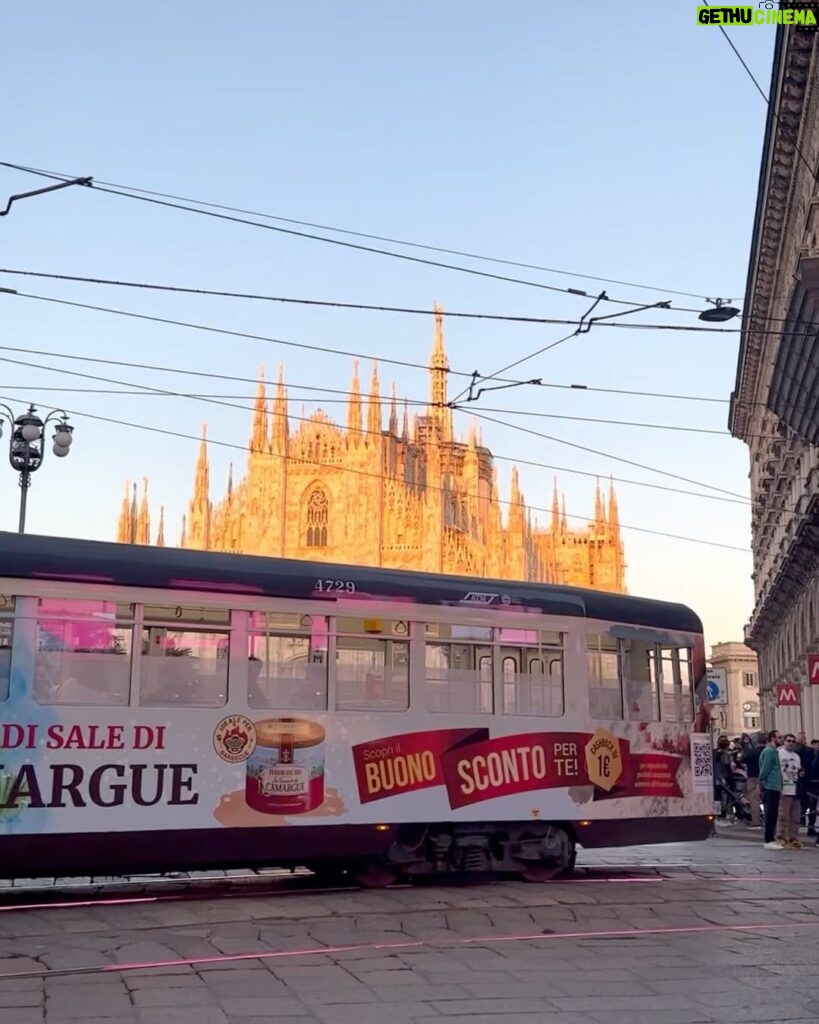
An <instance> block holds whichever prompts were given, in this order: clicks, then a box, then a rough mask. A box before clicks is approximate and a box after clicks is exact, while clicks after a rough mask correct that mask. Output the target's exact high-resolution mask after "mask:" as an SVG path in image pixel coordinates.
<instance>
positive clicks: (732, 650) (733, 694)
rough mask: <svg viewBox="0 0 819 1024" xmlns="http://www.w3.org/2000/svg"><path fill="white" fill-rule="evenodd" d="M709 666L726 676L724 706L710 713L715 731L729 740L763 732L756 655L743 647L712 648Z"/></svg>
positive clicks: (727, 644)
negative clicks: (722, 733) (729, 738)
mask: <svg viewBox="0 0 819 1024" xmlns="http://www.w3.org/2000/svg"><path fill="white" fill-rule="evenodd" d="M708 664H709V665H710V667H711V668H715V669H722V671H723V672H724V673H725V684H726V685H725V689H726V693H727V697H728V701H727V703H726V704H715V705H714V706H713V707H712V709H711V721H712V723H713V725H714V729H715V730H718V731H719V732H724V733H726V734H727V735H728V736H730V737H731V738H732V739H733V738H735V737H736V736H741V735H742V734H743V733H744V732H747V733H753V732H758V731H759V730H760V729H762V728H763V724H762V713H761V707H760V700H759V674H758V666H757V656H756V653H755V652H754V651H752V650H751V648H750V647H748V646H746V645H745V644H743V643H722V644H714V645H713V647H712V648H711V657H710V659H709V661H708Z"/></svg>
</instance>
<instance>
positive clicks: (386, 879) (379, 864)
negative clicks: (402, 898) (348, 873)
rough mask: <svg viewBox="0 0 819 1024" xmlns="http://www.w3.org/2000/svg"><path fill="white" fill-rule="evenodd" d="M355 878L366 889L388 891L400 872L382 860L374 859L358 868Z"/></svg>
mask: <svg viewBox="0 0 819 1024" xmlns="http://www.w3.org/2000/svg"><path fill="white" fill-rule="evenodd" d="M354 877H355V880H356V881H357V882H358V884H359V885H361V886H363V887H364V888H365V889H386V887H387V886H388V885H392V884H393V883H394V882H395V880H396V879H397V878H398V872H397V871H395V870H394V869H393V868H391V867H390V866H389V865H387V864H385V863H384V862H383V861H382V860H379V859H378V858H376V857H373V858H371V859H369V860H366V861H364V863H363V864H360V865H359V866H358V867H357V868H356V870H355V873H354Z"/></svg>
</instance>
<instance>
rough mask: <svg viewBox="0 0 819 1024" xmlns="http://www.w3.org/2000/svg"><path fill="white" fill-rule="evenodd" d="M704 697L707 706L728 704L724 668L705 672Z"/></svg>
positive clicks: (726, 680)
mask: <svg viewBox="0 0 819 1024" xmlns="http://www.w3.org/2000/svg"><path fill="white" fill-rule="evenodd" d="M705 678H706V683H705V697H706V700H707V701H708V703H709V704H727V703H728V679H727V676H726V673H725V669H724V668H709V669H706V671H705Z"/></svg>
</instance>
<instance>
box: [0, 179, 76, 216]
mask: <svg viewBox="0 0 819 1024" xmlns="http://www.w3.org/2000/svg"><path fill="white" fill-rule="evenodd" d="M93 183H94V179H93V178H72V180H71V181H61V182H59V184H57V185H48V186H47V187H46V188H38V189H35V190H34V191H33V192H19V193H18V194H17V195H14V196H10V197H9V201H8V202H7V203H6V208H5V210H0V217H5V216H6V215H7V214H8V213H9V211H10V210H11V204H12V203H14V202H16V201H17V200H18V199H30V198H31V196H42V195H44V194H45V193H46V192H56V191H57V189H60V188H68V186H69V185H86V186H91V185H93Z"/></svg>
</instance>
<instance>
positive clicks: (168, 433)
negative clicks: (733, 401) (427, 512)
mask: <svg viewBox="0 0 819 1024" xmlns="http://www.w3.org/2000/svg"><path fill="white" fill-rule="evenodd" d="M0 401H7V402H10V401H14V398H12V397H10V396H8V395H0ZM64 411H65V412H66V413H67V414H68V415H70V416H80V417H85V418H86V419H90V420H95V421H96V422H99V423H109V424H112V425H114V426H120V427H128V428H130V429H134V430H145V431H148V432H150V433H154V434H161V435H163V436H165V437H176V438H180V439H181V440H185V441H196V442H197V443H201V441H202V438H201V437H198V436H197V435H196V434H186V433H184V432H182V431H179V430H169V429H167V428H164V427H155V426H150V425H149V424H147V423H134V422H132V421H129V420H123V419H118V418H115V417H113V416H100V415H98V414H96V413H88V412H82V411H80V410H79V409H65V410H64ZM207 443H208V444H209V445H214V446H216V447H218V448H228V449H232V450H234V451H241V452H245V453H253V452H254V451H255V449H253V448H251V447H250V446H249V445H242V444H237V443H235V442H232V441H220V440H217V439H215V438H212V437H209V438H208V439H207ZM264 454H265V455H267V456H268V457H270V458H279V459H287V460H288V461H289V462H295V463H300V464H303V465H308V466H318V467H321V468H327V469H334V470H336V471H338V470H340V471H342V472H344V473H354V474H355V475H356V476H363V477H370V478H375V479H378V480H383V478H384V475H383V473H372V472H370V471H368V470H363V469H356V468H355V467H354V466H345V465H343V464H342V465H338V464H336V463H332V464H331V463H329V462H322V461H321V460H320V459H305V458H301V457H299V456H294V455H290V454H287V455H279V454H277V453H275V452H265V453H264ZM427 489H429V490H436V491H438V492H439V493H440V494H446V493H448V492H447V490H446V488H444V487H436V488H430V487H429V485H427ZM465 497H468V498H472V497H474V498H477V497H480V495H477V494H466V495H465ZM497 500H498V503H499V504H500V505H511V504H512V502H511V500H510V499H508V498H498V499H497ZM526 507H527V509H529V510H530V511H532V512H544V513H549V512H551V509H547V508H545V507H543V506H539V505H529V504H527V506H526ZM566 518H567V519H578V520H581V521H582V522H585V523H592V522H594V519H593V518H592V517H591V516H581V515H577V514H574V513H566ZM620 529H621V530H632V531H635V532H637V533H645V534H649V535H651V536H655V537H664V538H666V539H668V540H681V541H685V542H687V543H691V544H704V545H706V546H708V547H716V548H722V549H723V550H726V551H739V552H740V553H742V554H744V555H748V554H750V551H749V549H748V548H743V547H739V546H738V545H736V544H725V543H723V542H721V541H714V540H707V539H705V538H702V537H688V536H685V535H683V534H677V533H667V532H665V531H662V530H652V529H650V528H649V527H646V526H631V525H628V524H626V523H620Z"/></svg>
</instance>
